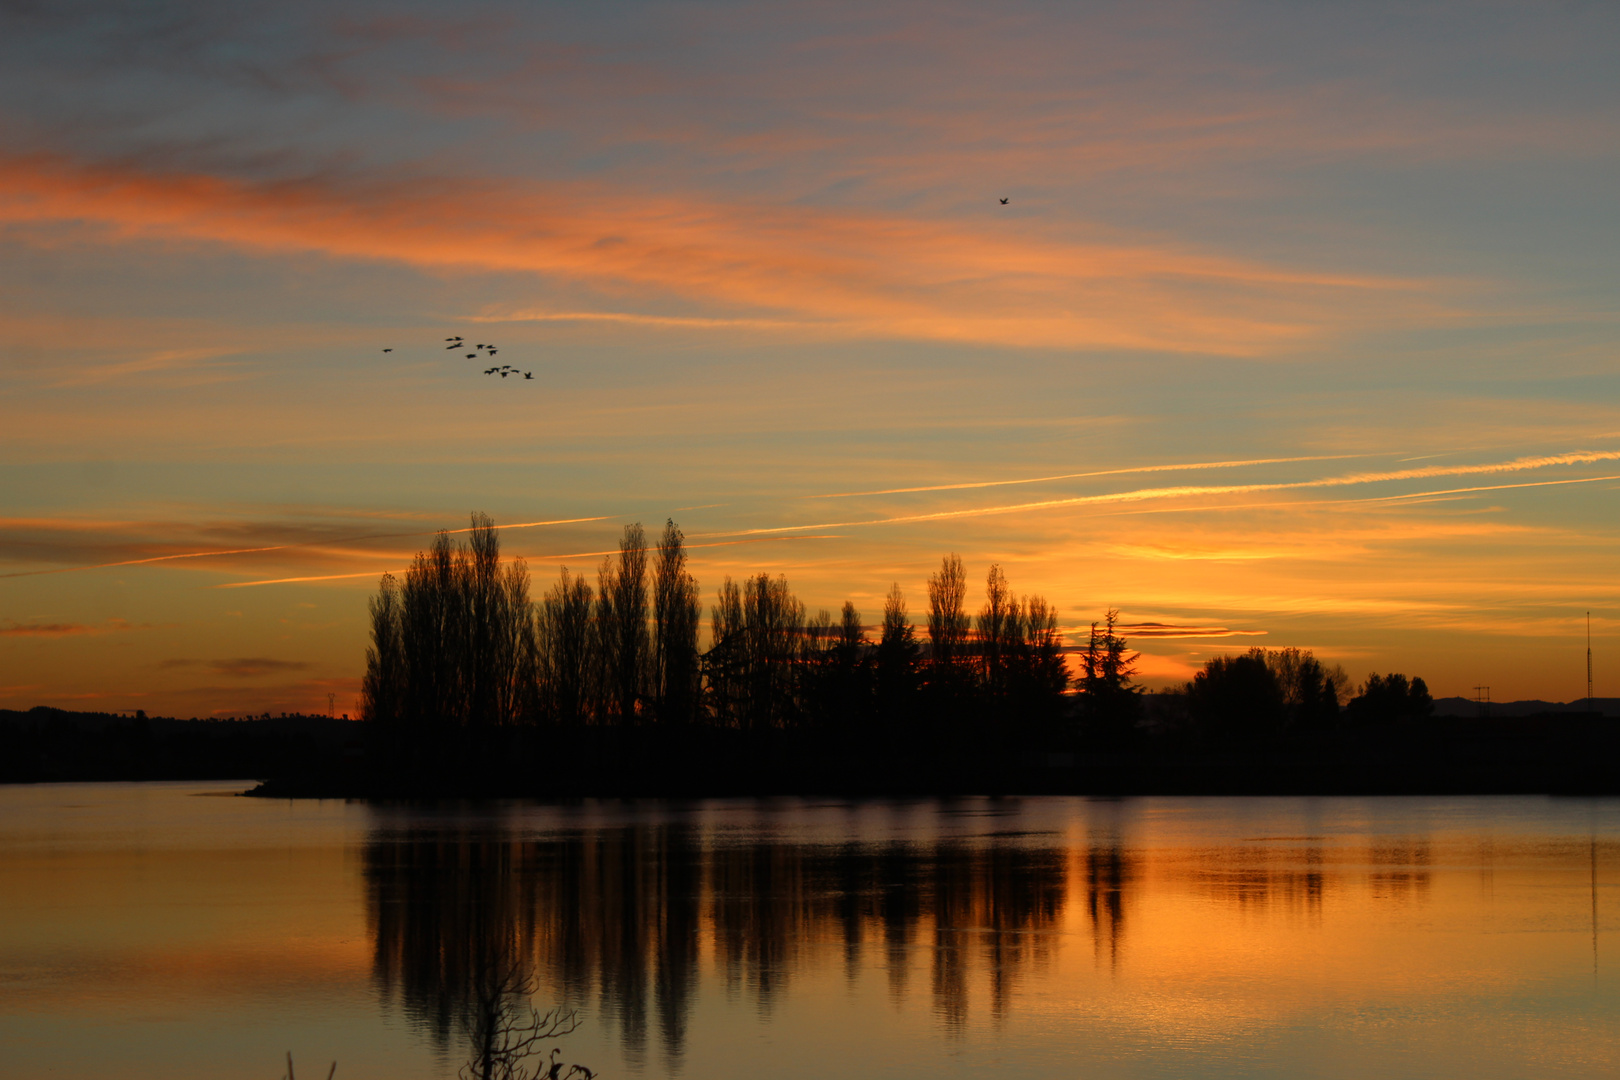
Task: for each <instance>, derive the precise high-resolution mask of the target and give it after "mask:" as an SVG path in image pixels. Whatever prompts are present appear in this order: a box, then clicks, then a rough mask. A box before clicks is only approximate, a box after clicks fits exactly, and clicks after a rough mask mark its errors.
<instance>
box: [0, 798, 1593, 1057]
mask: <svg viewBox="0 0 1620 1080" xmlns="http://www.w3.org/2000/svg"><path fill="white" fill-rule="evenodd" d="M240 786H241V785H228V784H203V785H199V784H112V785H100V784H98V785H66V786H46V787H13V788H0V1072H3V1073H4V1074H5V1075H7V1076H29V1077H32V1076H42V1077H43V1076H58V1077H85V1078H90V1077H95V1078H97V1080H102V1078H105V1077H108V1076H117V1077H120V1078H121V1080H129V1078H141V1077H164V1078H166V1080H173V1078H189V1077H197V1078H203V1077H207V1078H210V1080H214V1078H222V1077H226V1078H233V1077H264V1078H266V1080H270V1078H273V1077H277V1076H279V1075H281V1072H282V1071H283V1070H282V1068H281V1062H282V1055H283V1054H284V1053H285V1052H286V1051H287V1050H289V1049H290V1050H292V1051H293V1053H294V1054H295V1056H296V1057H297V1059H298V1060H299V1061H300V1062H302V1063H304V1068H305V1069H306V1072H305V1075H316V1068H315V1066H316V1064H317V1063H319V1064H320V1073H319V1075H321V1076H324V1075H325V1066H326V1064H327V1063H328V1062H330V1061H331V1060H332V1059H334V1058H335V1059H337V1061H338V1063H339V1064H338V1073H337V1075H338V1077H339V1078H359V1077H379V1078H380V1077H388V1078H390V1080H397V1078H404V1077H423V1078H429V1077H447V1076H453V1075H454V1074H455V1071H456V1069H457V1068H458V1067H459V1066H460V1065H462V1064H463V1063H464V1062H465V1061H466V1060H467V1049H466V1045H465V1033H464V1023H465V1020H466V1018H467V1016H468V1015H469V1001H470V1000H471V999H472V998H473V996H474V994H475V990H476V988H477V987H478V986H479V985H481V984H480V979H482V978H484V974H483V973H485V972H487V971H488V970H489V969H490V968H491V966H505V967H506V968H507V970H516V971H519V972H521V973H529V974H532V976H533V978H534V979H535V980H536V981H537V985H538V990H537V992H536V993H535V996H534V1000H535V1002H536V1003H537V1004H539V1005H541V1006H542V1007H546V1006H549V1005H551V1004H557V1003H561V1004H566V1005H570V1006H573V1007H576V1008H578V1009H579V1010H580V1013H581V1015H582V1016H583V1018H584V1026H583V1027H582V1028H581V1029H580V1031H579V1032H577V1033H576V1034H574V1035H571V1036H568V1037H567V1038H566V1039H564V1040H561V1041H560V1042H559V1043H558V1045H562V1046H564V1047H565V1048H566V1050H567V1054H566V1055H565V1056H566V1057H567V1058H568V1059H569V1060H573V1061H582V1062H585V1063H587V1064H590V1065H592V1066H593V1067H596V1068H597V1069H599V1070H601V1071H603V1072H605V1073H606V1074H607V1075H609V1076H647V1077H657V1076H675V1075H679V1076H686V1077H692V1078H694V1080H696V1078H705V1080H707V1078H731V1077H736V1078H741V1077H750V1078H758V1077H766V1076H769V1077H806V1078H808V1077H816V1078H824V1077H828V1076H848V1077H930V1078H933V1077H982V1076H995V1077H998V1078H1003V1077H1056V1076H1065V1077H1070V1076H1083V1077H1090V1078H1110V1077H1204V1076H1208V1077H1237V1076H1277V1077H1379V1078H1387V1077H1437V1076H1467V1077H1472V1078H1484V1077H1538V1078H1542V1077H1565V1076H1567V1077H1595V1076H1612V1075H1617V1074H1620V936H1617V935H1616V934H1615V930H1616V923H1617V921H1620V896H1617V886H1620V800H1612V799H1611V800H1548V799H1533V798H1478V799H1455V798H1451V799H1126V800H1083V799H1025V800H1015V801H988V800H965V801H959V802H896V803H856V804H851V803H842V802H826V801H819V802H818V801H789V800H783V801H767V802H712V803H695V804H669V803H640V804H636V803H628V804H627V803H601V804H587V805H583V806H575V807H560V808H559V807H543V806H529V805H511V806H501V807H483V808H444V809H437V810H423V809H407V808H401V807H369V806H365V805H359V804H345V803H339V802H324V803H315V802H296V803H289V802H266V801H261V800H254V799H240V798H231V797H228V796H225V795H222V794H221V793H224V792H228V791H231V790H237V789H239V788H240Z"/></svg>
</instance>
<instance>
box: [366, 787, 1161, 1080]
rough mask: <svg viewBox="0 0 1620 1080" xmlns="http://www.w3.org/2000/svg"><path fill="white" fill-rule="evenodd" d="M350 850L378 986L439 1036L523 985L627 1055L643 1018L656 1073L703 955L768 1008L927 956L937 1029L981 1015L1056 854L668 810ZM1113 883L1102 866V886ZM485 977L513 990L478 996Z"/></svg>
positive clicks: (1061, 875) (676, 1050) (427, 822)
mask: <svg viewBox="0 0 1620 1080" xmlns="http://www.w3.org/2000/svg"><path fill="white" fill-rule="evenodd" d="M363 858H364V864H365V879H366V882H367V887H368V901H369V907H370V921H371V928H372V933H373V936H374V942H375V953H374V955H375V977H376V979H377V982H378V984H379V986H380V988H381V989H382V990H383V992H384V994H385V995H386V996H388V997H389V998H391V999H393V1000H396V1001H397V1002H398V1003H399V1004H400V1005H401V1006H402V1007H403V1009H404V1011H405V1013H406V1015H407V1016H408V1017H409V1018H410V1019H411V1020H412V1022H413V1023H415V1024H416V1025H417V1026H419V1027H420V1028H421V1029H423V1030H425V1031H426V1032H427V1033H428V1034H429V1035H430V1036H431V1037H432V1038H433V1039H434V1040H435V1041H436V1043H437V1044H438V1045H439V1046H441V1047H443V1048H445V1049H448V1048H449V1046H450V1043H451V1041H452V1039H466V1040H468V1041H469V1042H470V1043H477V1042H478V1040H479V1039H480V1038H483V1037H484V1035H483V1034H481V1033H485V1032H487V1030H488V1028H489V1024H490V1020H491V1017H492V1016H493V1015H495V1012H498V1010H499V1008H501V1007H507V1006H509V1005H510V1004H511V1003H512V1002H516V1001H518V1000H519V999H520V998H521V999H522V1001H521V1006H522V1008H527V1000H528V995H530V994H532V993H534V992H535V987H536V986H538V996H540V997H541V998H542V999H544V1000H547V1001H555V1002H558V1003H560V1004H561V1005H563V1006H565V1007H570V1008H571V1007H580V1008H582V1009H584V1010H585V1012H586V1014H587V1015H589V1016H590V1017H591V1018H592V1019H600V1020H601V1021H603V1022H605V1023H608V1024H610V1025H611V1026H612V1027H613V1028H614V1029H616V1031H617V1035H618V1038H619V1040H620V1042H621V1045H622V1048H623V1051H624V1053H625V1054H626V1056H627V1058H628V1059H629V1060H630V1061H631V1062H632V1063H633V1064H634V1063H637V1062H640V1061H642V1060H644V1059H645V1055H646V1052H647V1048H648V1043H649V1041H650V1040H651V1038H652V1035H651V1029H652V1026H654V1025H655V1026H656V1040H657V1042H658V1043H659V1044H660V1048H661V1051H662V1056H663V1058H664V1064H665V1066H666V1068H667V1069H669V1070H671V1071H673V1070H674V1069H675V1068H678V1065H679V1061H680V1059H681V1057H682V1054H683V1052H684V1049H685V1045H686V1039H687V1025H688V1022H689V1017H690V1015H691V1011H692V1006H693V1000H694V995H695V991H696V987H697V983H698V977H699V972H700V970H701V969H702V968H703V966H704V965H705V964H710V965H713V967H714V969H715V970H717V971H718V973H719V975H720V977H721V980H722V983H723V985H724V986H725V988H726V990H727V992H728V994H732V995H736V996H738V997H742V998H744V999H748V1000H751V1001H752V1003H753V1005H754V1007H755V1008H756V1009H757V1010H758V1011H760V1012H762V1013H768V1012H769V1011H770V1010H771V1009H772V1008H773V1007H775V1005H776V1003H777V1002H778V1001H779V1000H780V999H781V997H782V995H783V994H784V992H785V991H786V990H787V988H788V987H789V985H790V983H791V982H792V980H793V979H794V978H795V977H796V976H797V975H798V974H799V973H801V972H802V971H804V970H806V969H807V968H808V967H809V966H810V965H811V964H812V963H813V962H820V961H821V960H823V959H832V960H835V961H836V960H837V959H841V960H842V963H843V966H844V969H845V971H846V974H847V976H848V977H849V978H850V979H851V980H853V979H855V978H857V977H858V975H859V974H860V972H861V970H862V966H863V957H865V956H866V955H867V954H868V950H871V951H873V952H874V953H875V954H876V955H877V956H881V958H882V966H884V967H885V968H886V969H887V980H888V988H889V992H890V994H891V996H893V997H894V999H895V1000H896V1001H899V1000H902V999H903V998H904V997H905V995H906V993H907V990H908V984H909V976H910V973H911V972H912V971H913V970H914V969H915V968H917V967H919V966H926V967H927V969H928V970H929V974H930V988H931V993H932V997H933V1004H934V1010H935V1012H936V1015H938V1016H939V1018H940V1019H941V1021H942V1023H943V1024H944V1025H945V1026H946V1028H947V1029H948V1030H960V1029H961V1028H962V1027H963V1026H964V1025H965V1024H966V1023H967V1020H968V1018H969V1011H970V1009H969V1005H970V1000H977V1001H982V1002H984V1003H986V1006H987V1008H988V1013H989V1016H990V1018H991V1019H992V1020H993V1021H999V1020H1000V1019H1001V1018H1002V1017H1004V1016H1005V1015H1006V1014H1007V1012H1008V1010H1009V1009H1010V1007H1011V1005H1012V1001H1013V997H1014V992H1015V990H1016V988H1017V986H1018V985H1019V980H1020V978H1021V977H1022V975H1023V973H1024V972H1025V971H1026V970H1027V969H1029V968H1031V967H1038V966H1040V965H1043V964H1045V963H1046V961H1047V959H1048V957H1049V956H1050V955H1051V954H1052V952H1053V950H1054V948H1055V947H1056V946H1055V940H1056V934H1055V931H1056V929H1057V927H1058V924H1059V922H1060V921H1061V917H1062V913H1063V906H1064V900H1065V896H1066V892H1067V865H1068V864H1067V852H1066V850H1065V849H1063V848H1058V847H1049V846H1031V845H1029V844H1027V843H1023V842H1007V841H1002V840H999V839H997V838H984V837H980V838H968V839H957V840H948V841H947V840H934V841H926V842H919V843H902V842H897V841H891V842H886V843H880V844H864V843H858V842H846V843H842V844H806V843H799V842H790V841H786V840H774V839H769V838H765V839H760V838H754V839H751V840H749V841H747V842H729V841H726V840H725V838H724V837H723V836H716V835H712V834H711V835H700V833H699V832H698V831H697V830H696V829H695V828H694V827H693V826H692V825H691V824H689V823H687V822H685V821H682V820H680V819H676V820H673V821H668V820H666V821H660V822H648V823H639V824H633V825H628V826H618V827H604V828H594V829H574V830H569V831H566V832H560V833H555V834H551V835H548V836H544V837H539V838H537V837H534V836H532V835H530V836H519V835H518V834H517V833H516V831H515V830H513V829H510V828H508V827H507V826H506V824H505V823H503V822H502V821H500V820H498V819H497V820H493V821H492V820H490V819H487V818H486V819H482V820H479V821H477V822H475V823H469V824H465V825H457V824H455V823H452V822H447V821H445V820H444V819H429V818H418V819H412V820H410V821H409V822H408V823H407V825H406V827H405V828H403V829H396V828H382V827H379V828H377V829H375V830H374V831H373V833H372V835H371V837H370V838H369V840H368V842H367V844H366V845H365V848H364V852H363ZM1121 858H1122V857H1121V856H1117V855H1116V856H1114V857H1113V860H1114V863H1115V864H1116V865H1123V863H1122V862H1121ZM1106 861H1107V860H1106V859H1105V860H1104V862H1103V863H1098V865H1099V866H1101V865H1104V864H1105V863H1106ZM1128 879H1129V875H1128V874H1126V873H1123V872H1114V873H1113V875H1112V878H1111V879H1110V880H1112V881H1113V883H1114V884H1113V886H1112V888H1113V890H1114V892H1115V893H1117V892H1119V891H1120V890H1122V889H1123V888H1124V887H1125V883H1126V882H1127V881H1128ZM1108 902H1109V903H1111V904H1112V905H1113V909H1114V910H1115V911H1122V910H1123V909H1122V905H1121V903H1120V901H1119V899H1118V897H1117V896H1116V897H1115V898H1114V899H1113V900H1111V901H1108ZM1118 921H1120V920H1118V919H1116V922H1118ZM492 977H497V978H499V979H505V980H508V981H512V980H515V983H514V985H517V986H521V987H523V988H525V989H522V990H521V991H519V990H513V989H510V988H508V989H502V988H501V987H495V988H494V989H493V996H492V989H491V985H490V979H491V978H492ZM981 995H982V996H981ZM501 1002H505V1003H507V1005H506V1006H503V1005H501V1004H500V1003H501ZM492 1010H495V1012H492Z"/></svg>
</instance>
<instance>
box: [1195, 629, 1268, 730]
mask: <svg viewBox="0 0 1620 1080" xmlns="http://www.w3.org/2000/svg"><path fill="white" fill-rule="evenodd" d="M1187 709H1188V712H1189V714H1190V715H1191V717H1192V720H1193V722H1194V724H1195V725H1197V727H1198V729H1199V731H1200V733H1201V734H1203V735H1204V736H1205V737H1207V738H1210V739H1213V740H1215V741H1251V740H1255V739H1265V738H1270V737H1271V736H1273V735H1275V734H1276V733H1277V731H1278V730H1280V729H1281V727H1282V724H1283V696H1282V689H1281V688H1280V687H1279V686H1278V685H1277V677H1276V675H1274V674H1272V671H1271V668H1269V667H1268V666H1267V665H1266V655H1265V650H1264V649H1250V650H1249V651H1248V652H1247V653H1244V654H1243V655H1242V656H1217V657H1215V658H1213V659H1211V660H1209V661H1207V662H1206V663H1205V664H1204V670H1202V671H1200V672H1199V673H1198V674H1197V675H1195V676H1193V680H1192V682H1190V683H1188V684H1187Z"/></svg>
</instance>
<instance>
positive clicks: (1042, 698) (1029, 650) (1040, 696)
mask: <svg viewBox="0 0 1620 1080" xmlns="http://www.w3.org/2000/svg"><path fill="white" fill-rule="evenodd" d="M1011 682H1012V694H1013V697H1014V698H1015V699H1016V700H1017V701H1019V702H1021V703H1023V705H1022V707H1023V708H1024V709H1025V710H1026V711H1027V712H1028V713H1029V714H1030V715H1031V717H1032V718H1034V719H1037V720H1040V719H1055V718H1056V715H1057V713H1058V712H1059V711H1060V710H1061V708H1062V704H1063V694H1064V692H1065V691H1067V690H1068V688H1069V667H1068V665H1067V664H1066V663H1064V661H1063V635H1062V633H1061V632H1060V631H1059V630H1058V621H1057V608H1055V607H1053V606H1052V605H1051V604H1048V603H1047V602H1046V600H1045V598H1044V597H1040V596H1026V597H1024V642H1023V645H1022V646H1021V647H1020V649H1019V652H1018V662H1017V664H1016V665H1015V666H1014V668H1013V672H1012V680H1011Z"/></svg>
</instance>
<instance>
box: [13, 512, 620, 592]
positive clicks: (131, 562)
mask: <svg viewBox="0 0 1620 1080" xmlns="http://www.w3.org/2000/svg"><path fill="white" fill-rule="evenodd" d="M609 516H610V515H603V516H602V517H585V518H559V519H557V520H556V521H521V522H516V523H514V524H511V525H497V526H495V528H497V529H532V528H535V527H537V526H540V525H573V524H576V523H578V522H583V521H606V520H607V519H608V517H609ZM441 532H446V533H464V532H472V529H471V528H466V529H429V530H426V531H423V532H393V533H367V534H366V535H364V536H345V537H338V538H337V539H332V540H306V541H302V542H300V543H297V544H271V545H270V546H268V547H251V548H215V549H214V550H212V551H187V552H182V553H180V554H176V555H153V556H151V557H150V558H146V559H124V560H123V561H121V562H108V563H92V564H90V565H89V566H59V567H56V568H55V569H53V570H19V571H17V572H15V573H10V574H0V578H19V577H38V576H40V575H42V574H72V573H75V572H77V571H80V570H107V569H110V568H112V567H115V566H145V565H147V564H148V563H160V562H172V561H173V560H175V559H206V558H208V557H210V556H213V555H251V554H255V553H258V552H263V551H291V550H293V549H295V548H309V547H325V546H327V545H330V544H353V543H356V542H358V541H361V540H398V539H400V538H401V537H406V536H431V535H436V534H437V533H441ZM338 576H340V577H341V576H343V575H338Z"/></svg>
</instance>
